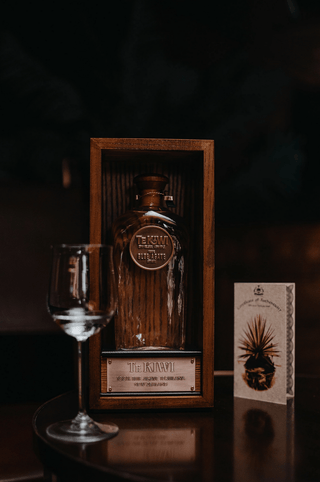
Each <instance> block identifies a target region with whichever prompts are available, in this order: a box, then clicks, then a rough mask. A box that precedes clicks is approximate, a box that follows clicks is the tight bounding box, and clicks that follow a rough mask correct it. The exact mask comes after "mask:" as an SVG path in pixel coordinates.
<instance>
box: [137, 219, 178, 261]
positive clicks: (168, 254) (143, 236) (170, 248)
mask: <svg viewBox="0 0 320 482" xmlns="http://www.w3.org/2000/svg"><path fill="white" fill-rule="evenodd" d="M173 252H174V244H173V240H172V238H171V236H170V234H169V233H168V232H167V231H166V230H165V229H163V228H160V227H159V226H144V227H143V228H140V229H138V231H136V232H135V233H134V235H133V236H132V238H131V241H130V254H131V258H132V259H133V261H134V262H135V263H136V264H137V265H138V266H140V268H143V269H148V270H156V269H160V268H163V267H164V266H165V265H166V264H168V263H169V261H170V259H171V258H172V256H173Z"/></svg>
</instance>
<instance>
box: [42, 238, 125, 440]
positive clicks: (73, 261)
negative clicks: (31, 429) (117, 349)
mask: <svg viewBox="0 0 320 482" xmlns="http://www.w3.org/2000/svg"><path fill="white" fill-rule="evenodd" d="M116 300H117V297H116V285H115V278H114V268H113V250H112V247H111V246H106V245H98V244H97V245H92V244H91V245H90V244H82V245H66V244H63V245H60V246H54V247H53V248H52V267H51V276H50V284H49V293H48V310H49V312H50V314H51V316H52V318H53V319H54V321H55V322H56V323H57V324H58V325H59V326H60V328H61V329H62V330H63V331H64V332H65V333H66V334H68V335H70V336H72V337H74V338H75V339H76V340H77V342H78V389H79V412H78V415H77V416H76V417H75V418H74V419H73V420H69V421H63V422H57V423H55V424H53V425H51V426H50V427H48V429H47V434H48V435H49V436H50V437H52V438H56V439H58V440H62V441H68V442H79V443H88V442H96V441H99V440H104V439H106V438H110V437H111V436H113V435H115V434H116V433H117V432H118V430H119V429H118V427H117V426H116V425H115V424H112V423H110V424H105V425H103V426H102V425H101V424H99V426H98V424H96V423H95V422H94V421H93V420H92V419H91V418H90V417H89V415H88V414H87V412H86V408H85V395H84V388H85V385H86V384H85V377H84V373H85V370H84V366H83V365H84V358H83V355H82V345H83V343H84V342H85V341H86V340H87V339H88V338H89V337H90V336H92V335H94V334H96V333H98V332H99V331H100V330H101V328H103V327H104V326H106V325H107V324H108V323H109V321H110V320H111V319H112V317H113V315H114V313H115V310H116Z"/></svg>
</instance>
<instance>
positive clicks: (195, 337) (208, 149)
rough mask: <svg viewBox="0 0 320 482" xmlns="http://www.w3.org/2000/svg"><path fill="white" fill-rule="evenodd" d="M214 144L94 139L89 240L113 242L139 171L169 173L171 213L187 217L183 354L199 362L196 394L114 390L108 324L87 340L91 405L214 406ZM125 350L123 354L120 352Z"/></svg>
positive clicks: (129, 206)
mask: <svg viewBox="0 0 320 482" xmlns="http://www.w3.org/2000/svg"><path fill="white" fill-rule="evenodd" d="M213 148H214V141H213V140H189V139H185V140H184V139H91V152H90V163H91V174H90V175H91V177H90V242H91V243H107V244H111V243H112V238H111V225H112V223H113V221H114V220H115V219H117V218H118V216H120V215H121V214H123V213H124V212H126V211H128V210H129V209H132V208H133V206H134V203H135V194H136V193H135V191H134V183H133V178H134V177H135V176H136V175H138V174H141V173H145V172H156V173H159V174H164V175H166V176H167V177H168V178H169V185H168V187H167V189H168V194H170V195H173V197H174V202H175V205H176V207H175V208H174V209H173V211H174V212H176V213H177V214H179V215H180V216H182V217H183V219H184V222H185V224H186V225H187V227H188V229H189V233H190V238H191V239H190V244H191V245H190V252H191V259H190V266H189V283H188V315H187V330H186V331H187V335H186V351H185V356H188V355H190V356H193V357H194V360H193V361H191V363H194V362H195V366H196V381H195V389H194V388H193V387H192V389H193V390H194V392H193V393H192V392H189V393H186V392H183V393H179V392H172V393H158V392H156V393H155V392H152V393H148V394H145V393H143V394H139V393H124V394H119V393H118V394H117V393H115V394H113V393H109V392H108V380H107V379H106V376H107V369H106V368H107V367H106V363H107V359H108V360H109V358H108V357H110V355H112V356H114V357H115V358H117V357H119V352H117V351H116V350H115V344H114V326H113V322H111V323H110V324H109V325H108V326H107V327H106V328H105V329H104V330H103V331H102V332H101V333H100V334H98V335H96V336H93V337H91V338H90V339H89V406H90V409H93V410H94V409H97V410H101V409H147V408H150V409H158V408H200V407H212V406H213V381H214V379H213V378H214V377H213V373H214V369H213V360H214V258H215V251H214V154H213ZM166 354H167V355H168V353H166ZM120 355H121V356H123V352H121V353H120ZM161 355H162V354H161V353H160V352H159V356H160V357H161ZM179 355H181V352H179ZM136 356H137V357H139V356H140V357H141V356H142V354H141V352H140V353H139V352H136ZM160 359H161V358H160ZM109 363H110V362H109Z"/></svg>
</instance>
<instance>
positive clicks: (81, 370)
mask: <svg viewBox="0 0 320 482" xmlns="http://www.w3.org/2000/svg"><path fill="white" fill-rule="evenodd" d="M84 387H85V370H84V363H83V355H82V341H78V397H79V413H82V414H84V415H85V414H86V413H87V412H86V403H85V396H84Z"/></svg>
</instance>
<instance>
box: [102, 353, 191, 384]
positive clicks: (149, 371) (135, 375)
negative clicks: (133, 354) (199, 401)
mask: <svg viewBox="0 0 320 482" xmlns="http://www.w3.org/2000/svg"><path fill="white" fill-rule="evenodd" d="M195 385H196V359H195V358H194V357H166V358H163V357H161V358H160V357H148V358H140V357H139V358H125V357H124V358H108V359H107V390H108V393H125V392H131V393H135V392H193V391H195Z"/></svg>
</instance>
